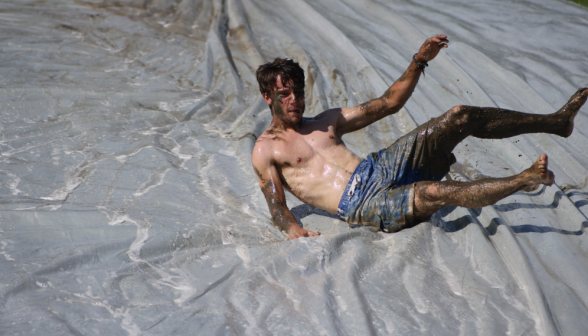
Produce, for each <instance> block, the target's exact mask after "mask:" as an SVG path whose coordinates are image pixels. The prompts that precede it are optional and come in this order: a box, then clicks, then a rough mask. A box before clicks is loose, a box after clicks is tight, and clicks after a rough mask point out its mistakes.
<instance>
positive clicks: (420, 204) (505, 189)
mask: <svg viewBox="0 0 588 336" xmlns="http://www.w3.org/2000/svg"><path fill="white" fill-rule="evenodd" d="M553 182H554V175H553V173H552V172H551V171H550V170H548V169H547V155H545V154H543V155H541V156H540V157H539V158H538V159H537V161H535V163H533V165H532V166H531V167H529V168H528V169H526V170H525V171H523V172H522V173H520V174H518V175H515V176H510V177H505V178H489V179H483V180H478V181H473V182H457V181H441V182H431V181H423V182H417V184H416V187H415V200H414V204H415V210H414V211H415V216H416V218H417V219H418V221H423V220H426V219H427V218H428V217H429V216H431V215H432V214H433V213H435V212H436V211H437V210H439V209H441V208H443V207H446V206H452V205H453V206H461V207H466V208H481V207H485V206H487V205H491V204H494V203H496V202H498V201H499V200H501V199H503V198H505V197H506V196H509V195H511V194H513V193H515V192H517V191H519V190H521V189H523V188H525V187H529V186H535V185H538V184H545V185H552V184H553Z"/></svg>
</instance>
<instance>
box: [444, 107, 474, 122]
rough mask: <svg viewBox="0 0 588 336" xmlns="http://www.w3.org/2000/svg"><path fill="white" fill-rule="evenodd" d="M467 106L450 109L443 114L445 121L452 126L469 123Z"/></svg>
mask: <svg viewBox="0 0 588 336" xmlns="http://www.w3.org/2000/svg"><path fill="white" fill-rule="evenodd" d="M468 107H469V106H467V105H457V106H454V107H452V108H451V109H450V110H449V111H447V113H446V114H445V116H446V118H447V121H449V122H450V123H451V124H452V125H462V124H465V123H467V122H468V121H469V119H470V109H469V108H468Z"/></svg>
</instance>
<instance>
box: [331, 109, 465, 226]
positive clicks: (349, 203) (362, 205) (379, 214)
mask: <svg viewBox="0 0 588 336" xmlns="http://www.w3.org/2000/svg"><path fill="white" fill-rule="evenodd" d="M430 123H431V122H430V121H429V122H427V123H425V124H423V125H421V126H419V127H417V128H416V129H414V130H413V131H412V132H410V133H408V134H406V135H405V136H403V137H402V138H400V139H398V140H397V141H396V142H394V143H393V144H392V145H391V146H390V147H388V148H386V149H383V150H381V151H379V152H375V153H372V154H370V155H368V156H367V158H366V159H365V160H363V161H361V162H360V163H359V165H358V166H357V168H356V169H355V171H354V172H353V174H352V175H351V178H350V179H349V183H348V184H347V187H346V188H345V192H344V193H343V196H342V197H341V201H340V202H339V207H338V212H339V216H340V217H341V219H343V220H344V221H346V222H347V223H349V226H350V227H352V228H354V227H357V226H360V225H369V226H375V227H379V228H380V229H381V230H382V231H384V232H396V231H398V230H401V229H403V228H405V227H411V226H414V225H416V224H418V223H419V222H421V221H422V220H424V219H417V218H415V216H414V193H415V183H416V182H419V181H440V180H441V179H442V178H443V177H444V176H445V175H446V174H447V173H448V172H449V167H450V166H451V165H452V164H453V163H454V162H455V156H454V155H453V153H451V149H448V148H446V147H445V148H444V146H443V139H441V138H440V137H439V133H441V132H434V130H433V129H432V127H430V125H429V124H430Z"/></svg>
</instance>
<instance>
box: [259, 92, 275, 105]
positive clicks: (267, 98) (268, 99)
mask: <svg viewBox="0 0 588 336" xmlns="http://www.w3.org/2000/svg"><path fill="white" fill-rule="evenodd" d="M261 95H262V96H263V99H265V102H266V103H267V104H268V105H270V106H271V105H272V99H271V98H270V97H269V96H268V95H267V94H265V93H262V94H261Z"/></svg>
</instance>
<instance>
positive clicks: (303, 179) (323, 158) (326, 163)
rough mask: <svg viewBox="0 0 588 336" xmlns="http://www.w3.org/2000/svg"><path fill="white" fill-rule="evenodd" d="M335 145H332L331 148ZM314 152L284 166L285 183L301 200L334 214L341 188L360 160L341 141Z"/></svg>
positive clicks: (341, 191) (342, 188)
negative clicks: (300, 162)
mask: <svg viewBox="0 0 588 336" xmlns="http://www.w3.org/2000/svg"><path fill="white" fill-rule="evenodd" d="M333 147H335V148H333ZM333 147H331V148H330V150H328V151H327V152H326V153H320V152H318V153H317V152H315V153H313V155H312V156H311V157H310V158H307V160H305V161H306V162H302V163H303V164H302V165H301V166H299V167H283V168H282V176H283V178H284V179H285V182H286V183H285V186H286V188H287V189H289V191H290V192H291V193H292V194H293V195H294V196H296V197H297V198H298V199H300V200H301V201H303V202H305V203H307V204H310V205H312V206H314V207H317V208H319V209H323V210H325V211H328V212H331V213H334V214H336V213H337V207H338V206H339V201H340V200H341V196H342V195H343V191H344V190H345V187H346V186H347V183H348V182H349V179H350V178H351V175H352V174H353V172H354V171H355V168H357V166H358V165H359V163H360V162H361V159H360V158H358V157H357V156H356V155H355V154H353V153H352V152H351V151H350V150H349V149H347V148H346V147H345V146H344V145H342V144H339V145H337V146H333Z"/></svg>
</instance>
